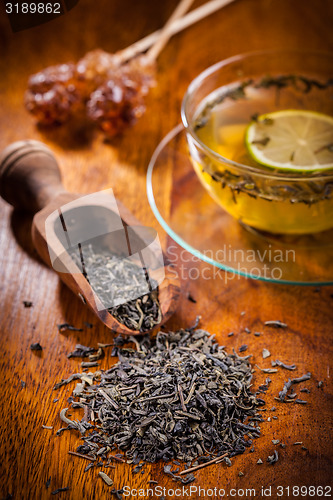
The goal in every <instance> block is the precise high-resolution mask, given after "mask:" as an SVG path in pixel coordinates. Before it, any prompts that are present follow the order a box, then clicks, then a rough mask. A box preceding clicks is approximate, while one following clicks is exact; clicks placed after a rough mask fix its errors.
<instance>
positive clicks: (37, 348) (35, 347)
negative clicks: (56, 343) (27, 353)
mask: <svg viewBox="0 0 333 500" xmlns="http://www.w3.org/2000/svg"><path fill="white" fill-rule="evenodd" d="M30 349H31V350H32V351H42V350H43V348H42V346H41V345H40V344H39V343H38V342H36V343H35V344H31V346H30Z"/></svg>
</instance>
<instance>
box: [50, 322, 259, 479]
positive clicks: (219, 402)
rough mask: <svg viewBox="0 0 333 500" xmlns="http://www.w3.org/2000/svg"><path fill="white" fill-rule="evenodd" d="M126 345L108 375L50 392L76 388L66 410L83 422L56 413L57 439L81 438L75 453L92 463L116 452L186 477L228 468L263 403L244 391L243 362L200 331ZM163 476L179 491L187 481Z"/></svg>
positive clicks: (252, 433)
mask: <svg viewBox="0 0 333 500" xmlns="http://www.w3.org/2000/svg"><path fill="white" fill-rule="evenodd" d="M131 339H132V340H133V341H134V342H135V346H136V348H135V349H133V348H126V347H124V346H123V345H122V346H116V347H114V348H113V353H112V354H114V355H118V357H119V361H118V362H117V363H116V364H115V365H114V366H112V368H110V369H109V370H107V371H96V372H95V373H81V374H74V375H72V376H71V377H69V379H67V380H62V381H61V382H59V383H58V384H57V385H56V386H55V388H56V389H57V388H59V387H61V386H62V385H65V384H67V383H69V382H71V381H72V380H75V379H77V380H79V383H78V384H77V386H76V388H75V389H74V391H73V396H74V397H75V399H76V401H73V402H72V407H74V408H75V407H82V408H83V409H84V417H83V418H82V420H81V421H77V420H76V421H74V420H70V419H68V418H67V416H66V411H67V409H64V410H62V412H61V418H62V420H63V421H64V422H65V423H67V427H65V428H64V429H61V430H60V431H58V433H61V432H62V431H63V430H65V429H77V430H78V431H79V432H80V433H81V435H82V440H83V442H84V444H83V445H81V446H79V448H78V450H77V452H79V453H81V454H83V455H85V456H86V458H91V460H92V463H93V462H94V461H95V460H101V459H103V460H107V459H110V456H113V457H114V455H110V452H111V451H112V450H117V451H118V452H119V450H121V451H123V452H124V457H126V460H127V462H128V463H133V464H139V463H140V461H144V462H156V461H157V460H159V459H162V460H164V461H171V460H175V459H176V460H181V461H184V462H186V468H187V469H189V468H190V467H191V466H192V465H198V464H204V463H207V462H210V461H212V460H214V462H216V461H219V458H221V460H220V461H225V462H226V463H227V464H228V465H231V463H230V458H231V457H233V456H235V455H237V454H241V453H243V452H244V451H245V450H246V448H247V447H250V446H251V445H252V440H253V439H254V438H257V437H259V435H260V428H259V427H258V422H260V421H261V420H262V419H261V416H260V415H258V412H257V408H258V406H260V405H262V404H264V401H262V400H260V399H259V398H257V397H256V396H255V395H254V394H253V393H252V392H251V390H250V387H251V381H252V371H253V370H252V367H251V364H250V362H249V357H250V356H246V357H240V356H239V355H237V354H236V353H235V351H234V353H233V354H227V353H226V351H225V350H224V348H223V346H219V345H218V344H217V342H216V341H215V339H214V335H210V334H209V333H207V332H206V331H204V330H201V329H196V330H194V328H191V329H188V330H179V331H177V332H169V333H164V332H159V333H158V334H157V336H156V338H155V339H152V338H149V336H143V337H140V338H133V337H132V338H131ZM77 398H78V399H77ZM193 461H195V463H194V464H193ZM164 469H165V472H166V473H171V475H172V476H173V478H174V479H175V480H180V481H182V482H184V483H186V482H190V481H192V480H194V479H195V478H194V476H193V475H192V474H188V475H187V476H182V474H180V475H177V474H176V473H175V472H173V471H171V467H170V466H166V467H165V468H164ZM166 469H167V470H166ZM169 469H170V470H169ZM178 470H179V469H178ZM184 472H185V471H184ZM188 472H190V470H188Z"/></svg>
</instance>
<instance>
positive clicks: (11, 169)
mask: <svg viewBox="0 0 333 500" xmlns="http://www.w3.org/2000/svg"><path fill="white" fill-rule="evenodd" d="M64 192H65V189H64V187H63V185H62V183H61V174H60V170H59V166H58V163H57V160H56V159H55V157H54V155H53V153H52V151H51V150H50V149H49V148H48V147H47V146H45V144H43V143H42V142H39V141H32V140H29V141H18V142H14V143H13V144H11V145H10V146H8V147H7V148H6V149H4V150H3V151H2V153H1V154H0V195H1V196H2V198H4V200H6V201H7V202H8V203H10V204H11V205H13V206H14V207H15V208H20V209H24V210H27V211H29V212H32V213H35V212H38V211H39V210H41V209H42V208H44V207H45V206H46V205H47V204H48V203H49V202H50V201H51V200H52V199H53V198H54V197H55V196H56V195H58V194H60V193H64Z"/></svg>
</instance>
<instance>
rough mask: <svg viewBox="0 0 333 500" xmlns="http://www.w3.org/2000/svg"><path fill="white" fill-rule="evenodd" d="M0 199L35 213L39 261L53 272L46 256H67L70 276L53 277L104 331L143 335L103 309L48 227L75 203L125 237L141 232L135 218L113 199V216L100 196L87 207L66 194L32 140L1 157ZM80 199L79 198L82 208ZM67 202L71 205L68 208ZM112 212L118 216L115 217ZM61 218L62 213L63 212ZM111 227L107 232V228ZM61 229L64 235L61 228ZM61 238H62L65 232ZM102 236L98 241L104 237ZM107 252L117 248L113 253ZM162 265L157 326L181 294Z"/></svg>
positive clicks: (43, 149) (44, 151)
mask: <svg viewBox="0 0 333 500" xmlns="http://www.w3.org/2000/svg"><path fill="white" fill-rule="evenodd" d="M0 195H1V196H2V197H3V198H4V199H5V200H6V201H7V202H8V203H10V204H11V205H13V206H14V207H15V208H18V209H23V210H27V211H29V212H32V213H34V214H35V216H34V218H33V222H32V229H31V231H32V240H33V243H34V246H35V248H36V250H37V252H38V253H39V255H40V256H41V258H42V259H43V261H44V262H46V264H47V265H49V266H50V267H53V268H55V267H56V268H57V266H55V265H54V260H52V262H51V257H50V253H51V256H52V254H54V255H55V256H56V255H60V254H62V255H65V256H66V259H67V261H70V262H71V266H70V270H71V272H68V271H67V272H62V269H61V268H60V270H58V271H57V273H58V274H59V276H60V278H61V280H62V281H63V282H64V283H66V285H67V286H69V288H70V289H71V290H72V291H73V292H74V293H75V294H76V295H78V296H79V297H80V298H81V300H82V301H83V302H84V303H86V304H87V305H88V306H89V307H90V309H91V310H92V311H93V312H94V313H95V314H96V315H97V316H98V318H99V319H100V320H101V321H102V322H103V323H104V324H105V325H106V326H107V327H108V328H110V329H111V330H113V331H115V332H118V333H122V334H126V335H139V334H141V333H142V332H139V331H138V330H131V329H130V328H127V327H126V326H125V325H123V324H121V323H120V322H119V321H117V319H116V318H114V317H113V316H112V315H111V314H110V313H109V312H108V311H107V309H106V308H105V307H103V305H102V304H101V303H100V302H99V299H98V297H97V296H96V294H95V293H94V292H93V289H92V287H91V286H90V284H89V282H88V281H87V279H86V278H85V276H84V274H83V273H82V270H80V269H79V268H78V267H76V265H75V264H74V262H73V260H72V259H71V258H70V257H69V254H68V252H67V249H66V245H64V244H63V239H62V238H60V237H59V233H57V230H56V227H53V224H49V221H50V219H52V218H54V220H56V216H57V214H59V215H58V222H59V218H60V219H61V221H62V222H63V218H62V210H63V209H65V210H66V207H64V206H66V205H67V206H71V205H73V204H74V205H75V206H76V207H83V213H88V214H90V215H89V217H91V216H92V217H93V216H94V211H96V210H97V216H98V219H99V222H100V219H101V217H100V214H101V213H102V214H103V217H102V219H103V220H105V221H106V222H105V224H106V228H107V225H108V221H110V220H112V217H113V218H115V216H116V215H117V219H118V221H120V223H122V226H123V227H122V231H123V232H124V231H125V232H126V235H127V228H128V229H131V230H134V231H135V229H136V228H139V227H142V225H140V223H139V222H138V221H137V219H136V218H135V217H134V216H133V215H132V214H131V213H130V212H129V211H128V210H127V208H126V207H125V206H124V205H122V203H121V202H120V201H118V200H115V199H114V198H113V200H114V202H115V204H116V211H112V210H110V208H109V206H103V204H104V202H103V199H104V198H103V196H101V197H98V196H97V200H99V201H97V202H96V200H95V201H94V202H93V204H92V205H91V206H89V201H87V199H89V196H84V195H80V194H73V193H69V192H67V191H66V190H65V189H64V187H63V185H62V183H61V174H60V170H59V166H58V163H57V161H56V159H55V157H54V155H53V153H52V151H51V150H50V149H49V148H48V147H47V146H45V145H44V144H43V143H41V142H39V141H32V140H28V141H19V142H15V143H13V144H11V145H10V146H8V147H7V148H6V149H5V150H4V151H3V152H2V153H1V154H0ZM80 199H82V203H81V202H80ZM71 202H72V203H71ZM73 202H74V203H73ZM69 203H70V204H71V205H68V204H69ZM87 205H88V207H87ZM115 212H118V213H117V214H115ZM64 213H65V214H66V212H64ZM69 213H70V212H69ZM91 214H92V215H91ZM119 215H120V217H119ZM47 219H48V224H47V228H46V225H45V222H46V220H47ZM54 226H56V224H54ZM58 226H59V224H58ZM92 226H94V224H92V225H90V227H92ZM110 227H112V224H111V226H110ZM50 228H51V229H50ZM63 229H64V231H67V228H66V226H65V227H64V228H63ZM102 232H103V231H102ZM104 233H105V234H106V233H107V229H105V230H104ZM63 234H65V235H66V233H63ZM105 234H104V236H102V238H103V237H105ZM46 236H47V237H46ZM66 237H67V235H66ZM112 241H114V238H113V240H112ZM112 250H117V249H113V248H112V249H111V251H112ZM139 253H140V252H139ZM66 259H65V260H66ZM165 262H167V260H166V258H164V262H163V267H164V269H163V267H162V268H160V270H159V271H161V270H162V271H164V276H165V277H164V280H163V281H162V282H161V283H160V284H159V287H158V298H159V302H160V308H161V322H160V325H161V324H162V323H164V322H165V321H166V320H167V319H168V318H169V317H170V316H171V314H172V313H173V312H174V311H175V309H176V305H177V299H178V296H179V293H180V288H179V279H178V276H177V275H176V273H175V272H174V271H170V270H169V268H168V266H167V265H165V264H164V263H165ZM52 263H53V266H52ZM73 270H74V271H75V272H73ZM155 271H156V270H155ZM157 271H158V270H157ZM149 275H150V276H152V277H153V278H154V271H152V273H150V272H149Z"/></svg>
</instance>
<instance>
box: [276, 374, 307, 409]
mask: <svg viewBox="0 0 333 500" xmlns="http://www.w3.org/2000/svg"><path fill="white" fill-rule="evenodd" d="M310 378H311V373H306V374H305V375H302V377H298V378H293V379H289V380H288V382H285V383H284V387H283V389H282V391H280V392H279V399H280V401H282V402H283V401H285V398H286V396H287V394H288V391H289V389H291V387H292V385H293V384H299V383H300V382H305V381H306V380H309V379H310Z"/></svg>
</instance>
